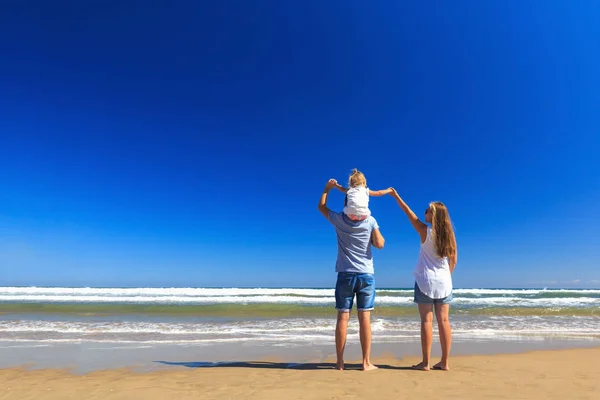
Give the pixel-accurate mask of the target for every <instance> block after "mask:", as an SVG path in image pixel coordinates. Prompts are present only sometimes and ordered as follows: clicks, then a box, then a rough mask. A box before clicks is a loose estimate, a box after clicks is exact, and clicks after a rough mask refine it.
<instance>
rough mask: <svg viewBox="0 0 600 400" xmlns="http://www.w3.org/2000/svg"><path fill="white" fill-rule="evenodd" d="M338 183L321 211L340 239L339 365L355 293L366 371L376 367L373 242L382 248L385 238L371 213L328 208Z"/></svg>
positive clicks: (330, 183)
mask: <svg viewBox="0 0 600 400" xmlns="http://www.w3.org/2000/svg"><path fill="white" fill-rule="evenodd" d="M336 186H337V182H336V180H335V179H330V180H329V181H328V182H327V184H326V185H325V189H324V190H323V193H322V194H321V200H320V201H319V211H320V212H321V214H323V216H324V217H325V218H327V220H328V221H329V222H331V224H332V225H333V226H334V227H335V233H336V235H337V241H338V253H337V262H336V264H335V271H336V272H337V273H338V277H337V283H336V285H335V308H336V310H337V311H338V314H337V324H336V327H335V349H336V354H337V363H336V366H337V369H339V370H343V369H344V348H345V346H346V332H347V330H348V321H349V319H350V310H351V309H352V304H353V302H354V296H355V295H356V308H357V310H358V323H359V326H360V345H361V348H362V356H363V361H362V367H363V371H370V370H374V369H377V367H376V366H375V365H373V364H371V359H370V358H371V310H373V308H374V307H375V277H374V275H373V274H374V270H373V256H372V254H371V245H372V246H374V247H376V248H378V249H382V248H383V244H384V243H385V240H384V239H383V236H382V235H381V232H379V225H377V221H376V220H375V218H373V217H372V216H369V217H367V218H366V219H364V220H362V221H353V220H352V219H350V218H348V216H346V215H345V214H344V213H343V212H339V213H338V212H333V211H331V210H330V209H329V208H327V197H328V195H329V192H330V191H331V189H332V188H334V187H336Z"/></svg>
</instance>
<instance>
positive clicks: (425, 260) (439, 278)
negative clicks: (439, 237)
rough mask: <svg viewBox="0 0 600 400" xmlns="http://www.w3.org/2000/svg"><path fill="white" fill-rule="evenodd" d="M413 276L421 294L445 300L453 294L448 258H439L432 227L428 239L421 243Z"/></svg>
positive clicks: (428, 228)
mask: <svg viewBox="0 0 600 400" xmlns="http://www.w3.org/2000/svg"><path fill="white" fill-rule="evenodd" d="M413 275H414V277H415V281H416V282H417V285H418V286H419V289H421V292H423V293H424V294H425V295H427V296H428V297H430V298H432V299H443V298H445V297H448V296H449V295H450V293H452V275H451V274H450V264H448V257H440V256H438V254H437V250H436V246H435V240H434V238H433V234H432V232H431V227H427V238H426V239H425V242H424V243H421V250H420V251H419V259H418V261H417V266H416V267H415V270H414V272H413Z"/></svg>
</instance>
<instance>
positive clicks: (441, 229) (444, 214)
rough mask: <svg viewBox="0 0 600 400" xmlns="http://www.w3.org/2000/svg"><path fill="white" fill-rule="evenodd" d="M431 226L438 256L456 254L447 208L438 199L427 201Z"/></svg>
mask: <svg viewBox="0 0 600 400" xmlns="http://www.w3.org/2000/svg"><path fill="white" fill-rule="evenodd" d="M429 209H430V210H431V226H432V230H433V236H434V238H435V247H436V250H437V253H438V255H439V256H440V257H452V256H453V255H454V254H456V239H455V237H454V229H453V228H452V221H451V220H450V213H449V212H448V208H446V206H445V205H444V203H441V202H439V201H434V202H432V203H429Z"/></svg>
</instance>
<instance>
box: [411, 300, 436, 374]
mask: <svg viewBox="0 0 600 400" xmlns="http://www.w3.org/2000/svg"><path fill="white" fill-rule="evenodd" d="M419 315H420V317H421V352H422V353H423V361H421V362H420V363H419V364H417V365H413V369H419V370H423V371H429V359H430V358H431V343H432V342H433V304H419Z"/></svg>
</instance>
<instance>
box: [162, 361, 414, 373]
mask: <svg viewBox="0 0 600 400" xmlns="http://www.w3.org/2000/svg"><path fill="white" fill-rule="evenodd" d="M155 362H156V363H159V364H164V365H173V366H178V367H187V368H223V367H224V368H266V369H297V370H321V369H323V370H325V369H335V364H334V363H284V362H268V361H217V362H205V361H182V362H176V361H155ZM375 365H377V366H378V367H379V368H380V369H396V370H410V369H411V368H410V367H399V366H394V365H386V364H375ZM345 369H346V370H350V371H360V370H362V365H361V364H348V363H347V364H346V365H345Z"/></svg>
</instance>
